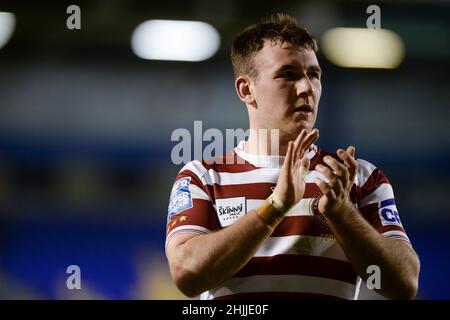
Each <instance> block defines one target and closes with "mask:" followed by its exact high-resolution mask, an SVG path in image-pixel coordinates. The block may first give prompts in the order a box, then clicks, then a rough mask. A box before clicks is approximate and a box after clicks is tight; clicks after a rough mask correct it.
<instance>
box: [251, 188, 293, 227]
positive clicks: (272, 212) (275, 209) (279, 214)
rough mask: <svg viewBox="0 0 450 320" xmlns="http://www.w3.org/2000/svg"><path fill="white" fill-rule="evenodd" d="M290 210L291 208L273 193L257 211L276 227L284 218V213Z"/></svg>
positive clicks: (266, 221) (264, 219)
mask: <svg viewBox="0 0 450 320" xmlns="http://www.w3.org/2000/svg"><path fill="white" fill-rule="evenodd" d="M288 210H289V208H288V207H286V206H285V205H284V204H283V203H282V202H281V200H280V199H279V198H278V197H277V196H276V195H275V194H274V193H272V194H271V195H270V196H269V197H268V198H267V199H266V200H265V201H264V202H263V204H262V205H261V206H259V207H258V208H256V210H255V211H256V214H257V215H258V216H259V217H260V218H261V219H262V220H263V221H264V222H265V223H267V224H268V225H269V226H271V227H273V228H275V227H276V226H277V225H278V224H279V223H280V222H281V220H283V219H284V215H285V213H286V212H287V211H288Z"/></svg>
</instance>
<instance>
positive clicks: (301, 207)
mask: <svg viewBox="0 0 450 320" xmlns="http://www.w3.org/2000/svg"><path fill="white" fill-rule="evenodd" d="M313 200H314V198H308V199H302V200H300V201H299V202H298V203H297V204H296V205H295V206H293V207H292V208H291V209H289V211H288V212H286V216H287V217H293V216H312V215H314V214H313V213H312V212H311V210H310V208H311V202H312V201H313ZM264 201H265V200H260V199H247V213H248V212H250V211H252V210H255V209H256V208H258V207H259V206H261V205H262V204H263V202H264Z"/></svg>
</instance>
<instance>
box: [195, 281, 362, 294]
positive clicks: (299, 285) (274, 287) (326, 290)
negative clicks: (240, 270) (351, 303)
mask: <svg viewBox="0 0 450 320" xmlns="http://www.w3.org/2000/svg"><path fill="white" fill-rule="evenodd" d="M355 289H356V286H355V285H353V284H351V283H348V282H344V281H339V280H333V279H328V278H319V277H311V276H299V275H258V276H250V277H245V278H231V279H230V280H228V281H226V282H225V283H223V286H222V287H220V288H217V289H213V290H210V291H207V292H204V293H202V294H201V296H200V298H201V299H202V300H206V299H214V298H218V297H221V296H226V295H230V294H237V293H251V292H296V293H312V294H324V295H328V296H334V297H339V298H343V299H349V300H351V299H353V298H354V296H355Z"/></svg>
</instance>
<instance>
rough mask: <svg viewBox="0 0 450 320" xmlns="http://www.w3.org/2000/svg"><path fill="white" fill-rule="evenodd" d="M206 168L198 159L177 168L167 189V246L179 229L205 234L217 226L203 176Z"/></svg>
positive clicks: (217, 227)
mask: <svg viewBox="0 0 450 320" xmlns="http://www.w3.org/2000/svg"><path fill="white" fill-rule="evenodd" d="M205 172H206V169H204V167H203V166H202V164H201V163H200V162H198V161H193V162H190V163H189V164H187V165H186V166H185V167H183V169H181V170H180V172H179V173H178V175H177V177H176V178H175V182H174V184H173V187H172V191H171V193H170V199H169V206H168V214H167V227H166V246H167V244H168V242H169V241H170V239H171V238H172V237H173V236H175V235H176V234H180V233H198V234H206V233H210V232H212V231H214V230H216V229H219V228H220V225H219V222H218V219H217V215H216V212H215V209H214V206H213V203H212V201H211V194H210V190H211V186H209V185H207V184H206V181H205V180H204V179H202V177H203V175H204V173H205Z"/></svg>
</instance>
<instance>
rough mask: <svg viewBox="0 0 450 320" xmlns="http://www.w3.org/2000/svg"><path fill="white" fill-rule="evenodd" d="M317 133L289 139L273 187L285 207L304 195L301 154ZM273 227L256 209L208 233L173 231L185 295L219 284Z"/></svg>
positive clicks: (173, 267)
mask: <svg viewBox="0 0 450 320" xmlns="http://www.w3.org/2000/svg"><path fill="white" fill-rule="evenodd" d="M318 136H319V133H318V130H312V131H311V132H310V133H307V131H306V130H302V132H301V133H300V134H299V135H298V137H297V139H296V140H295V141H294V142H292V141H291V142H290V143H289V147H288V151H287V153H286V158H285V161H284V164H283V167H282V168H281V171H280V176H279V178H278V181H277V185H276V187H275V190H274V193H275V194H276V195H277V196H278V198H279V199H280V200H281V201H282V203H283V204H285V205H286V206H288V207H290V206H292V205H294V204H295V203H297V202H298V201H300V199H301V198H302V197H303V194H304V190H305V183H304V181H303V179H302V175H303V174H304V172H305V170H307V168H308V167H309V159H308V158H307V157H305V156H304V155H305V153H306V152H307V150H308V149H309V147H310V146H311V144H312V143H314V142H315V141H316V140H317V139H318ZM274 228H275V226H274V225H269V224H267V223H266V222H265V221H264V220H263V219H262V218H261V217H260V216H259V215H258V214H257V213H256V211H251V212H248V213H247V214H246V215H245V216H243V217H242V218H240V219H238V220H237V221H236V222H235V223H233V224H232V225H230V226H228V227H227V228H224V229H221V230H219V231H216V232H213V233H210V234H205V235H198V234H192V233H190V234H189V233H188V234H179V235H175V236H174V237H173V238H172V239H171V240H170V241H169V243H168V244H167V248H166V255H167V259H168V261H169V268H170V272H171V275H172V278H173V280H174V282H175V284H176V285H177V287H178V288H179V289H180V291H181V292H182V293H184V294H185V295H187V296H188V297H195V296H198V295H199V294H200V293H202V292H204V291H207V290H209V289H212V288H215V287H218V286H219V285H220V284H221V283H222V282H224V281H226V280H228V279H229V278H230V277H231V276H232V275H234V274H235V273H236V272H237V271H239V269H241V268H242V267H243V266H244V265H245V264H246V263H247V262H248V261H249V260H250V259H251V258H252V257H253V256H254V254H255V252H256V251H257V250H258V248H259V247H260V246H261V244H262V243H263V242H264V241H265V240H266V239H267V238H268V237H269V236H270V235H271V234H272V232H273V230H274Z"/></svg>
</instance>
